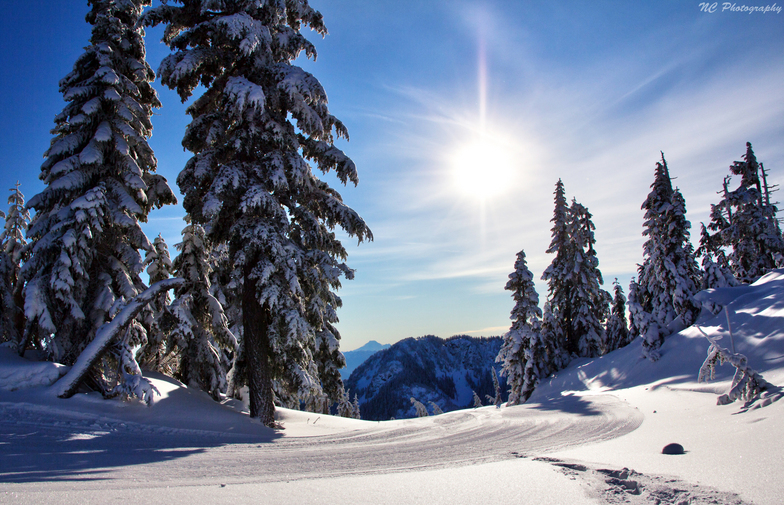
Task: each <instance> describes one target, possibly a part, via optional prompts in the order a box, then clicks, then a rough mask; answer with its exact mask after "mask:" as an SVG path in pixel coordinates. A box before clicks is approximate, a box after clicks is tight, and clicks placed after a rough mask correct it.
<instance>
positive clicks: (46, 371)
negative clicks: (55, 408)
mask: <svg viewBox="0 0 784 505" xmlns="http://www.w3.org/2000/svg"><path fill="white" fill-rule="evenodd" d="M67 371H68V367H67V366H65V365H61V364H59V363H50V362H46V361H29V360H27V359H25V358H22V357H20V356H19V355H18V354H17V353H16V351H14V350H13V349H11V348H10V347H8V346H6V345H0V389H2V390H5V391H15V390H17V389H27V388H35V387H44V386H51V385H52V384H54V382H55V381H56V380H57V379H59V378H60V377H62V376H63V375H65V373H66V372H67Z"/></svg>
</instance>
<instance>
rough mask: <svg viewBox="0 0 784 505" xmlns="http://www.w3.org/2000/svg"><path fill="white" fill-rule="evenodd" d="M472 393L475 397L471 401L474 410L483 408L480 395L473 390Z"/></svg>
mask: <svg viewBox="0 0 784 505" xmlns="http://www.w3.org/2000/svg"><path fill="white" fill-rule="evenodd" d="M471 393H472V394H473V395H474V396H473V398H472V399H471V401H472V402H473V406H474V408H475V409H476V408H479V407H481V406H482V399H481V398H479V395H478V394H476V391H474V390H471Z"/></svg>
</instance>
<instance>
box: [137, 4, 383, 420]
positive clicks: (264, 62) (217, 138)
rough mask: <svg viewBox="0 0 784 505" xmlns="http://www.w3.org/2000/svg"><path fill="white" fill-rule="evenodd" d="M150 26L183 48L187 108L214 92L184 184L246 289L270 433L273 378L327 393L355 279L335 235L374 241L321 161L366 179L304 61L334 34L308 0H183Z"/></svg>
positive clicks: (252, 358) (259, 408) (181, 89)
mask: <svg viewBox="0 0 784 505" xmlns="http://www.w3.org/2000/svg"><path fill="white" fill-rule="evenodd" d="M144 19H145V21H144V22H145V23H146V24H148V25H156V24H159V23H165V24H166V25H167V26H166V29H165V32H164V42H165V43H167V44H168V45H169V47H170V48H171V49H172V50H173V51H174V53H173V54H172V55H170V56H168V57H167V58H166V59H165V60H164V61H163V63H162V64H161V70H160V73H161V82H162V83H163V84H165V85H166V86H168V87H170V88H172V89H176V90H177V92H178V93H179V95H180V97H181V98H182V99H183V100H185V99H187V98H188V97H190V96H191V94H192V93H193V91H194V89H195V88H196V87H197V86H198V85H203V86H205V91H204V93H203V95H202V96H200V97H199V98H198V99H196V101H195V102H194V103H193V104H192V105H191V106H190V107H189V108H188V113H189V114H190V115H191V117H192V118H193V119H192V121H191V124H190V125H189V126H188V128H187V131H186V134H185V138H184V140H183V145H184V146H185V147H186V148H187V149H188V150H190V151H191V152H192V153H193V154H194V156H193V157H192V158H191V159H190V160H189V161H188V163H187V165H186V166H185V168H184V169H183V171H182V172H181V173H180V175H179V177H178V180H177V182H178V184H179V186H180V189H181V190H182V192H183V193H184V195H185V200H184V202H183V205H184V207H185V210H186V211H187V212H188V215H189V216H190V217H191V219H192V221H193V223H194V224H201V225H203V226H204V228H205V231H206V234H207V237H208V239H209V240H210V241H211V242H212V243H213V244H221V243H226V244H228V246H229V261H230V265H231V267H232V268H233V269H234V271H235V272H236V274H235V275H236V278H237V279H239V288H240V289H241V295H240V297H239V299H240V300H241V303H240V305H241V309H242V327H243V330H242V338H243V352H244V356H245V361H246V364H247V366H246V367H245V372H246V377H245V379H246V380H247V383H248V386H249V390H250V414H251V416H252V417H257V418H260V419H261V420H262V422H263V423H264V424H266V425H269V426H271V425H273V424H274V397H273V381H274V384H276V385H277V386H276V390H277V391H278V392H279V395H289V396H293V397H297V398H306V397H308V396H309V395H310V394H312V393H313V392H314V391H320V389H321V384H320V377H319V370H318V363H317V358H316V357H315V355H316V354H317V353H318V352H319V350H320V349H321V348H322V347H321V346H319V347H318V348H317V335H319V332H323V331H328V332H330V333H332V336H334V337H335V339H337V334H336V332H334V331H332V329H331V327H330V326H331V325H332V323H334V322H335V321H336V320H337V318H336V316H335V309H336V308H337V307H338V306H339V305H340V303H339V298H338V297H337V296H336V295H335V294H334V290H336V289H337V288H338V287H339V286H340V278H341V277H343V276H345V277H347V278H349V279H350V278H351V277H352V276H353V271H352V270H351V269H349V268H348V267H347V266H346V265H345V264H344V263H343V262H342V261H343V260H344V259H345V257H346V251H345V249H344V248H343V246H342V244H341V243H340V241H339V240H338V239H337V238H336V236H335V234H334V233H333V232H332V229H333V228H334V227H336V226H339V227H341V228H343V229H344V230H345V231H346V232H347V233H348V235H349V236H353V237H357V238H358V239H359V241H363V240H368V239H371V238H372V235H371V233H370V230H369V229H368V227H367V226H366V224H365V222H364V221H363V220H362V218H361V217H360V216H359V215H358V214H357V213H356V212H354V211H353V210H352V209H351V208H349V207H348V206H347V205H346V204H344V203H343V201H342V199H341V197H340V195H339V194H338V193H337V191H335V190H334V189H332V188H331V187H330V186H329V185H328V184H326V183H325V182H323V181H321V180H319V179H318V178H317V177H316V176H315V175H314V174H313V172H312V169H311V165H310V163H313V164H314V165H315V167H316V168H317V169H319V170H321V171H323V172H328V171H331V170H334V171H335V174H336V176H337V178H338V179H339V180H340V181H341V182H342V183H344V184H346V183H348V182H349V181H351V182H352V183H354V184H356V183H357V182H358V178H357V172H356V167H355V166H354V163H353V162H352V161H351V160H350V159H349V158H348V157H347V156H346V155H345V154H344V153H343V152H342V151H341V150H340V149H338V148H337V147H335V145H334V138H335V135H337V136H338V137H346V138H347V137H348V134H347V130H346V128H345V127H344V125H343V123H341V122H340V121H339V120H338V119H337V118H335V117H334V116H332V115H331V114H330V112H329V109H328V107H327V96H326V93H325V91H324V89H323V88H322V86H321V84H320V83H319V82H318V80H317V79H316V78H315V77H314V76H313V75H311V74H309V73H307V72H305V71H304V70H302V69H301V68H300V67H297V66H295V65H292V64H291V62H292V61H293V60H295V59H296V58H297V57H298V56H299V55H300V54H301V53H302V52H303V51H304V52H305V55H306V56H308V57H310V58H315V57H316V50H315V47H314V46H313V44H311V43H310V42H309V41H307V40H306V39H305V37H304V36H303V35H302V34H301V32H300V30H301V28H302V27H303V26H308V27H310V28H311V29H313V30H315V31H316V32H317V33H319V34H321V35H326V28H325V26H324V23H323V20H322V16H321V14H320V13H318V12H317V11H315V10H314V9H312V8H311V7H310V6H309V5H308V3H307V1H304V0H303V1H298V2H288V1H287V2H259V1H257V0H233V1H225V0H182V1H173V0H172V1H169V2H166V3H164V5H162V6H161V7H158V8H155V9H152V10H150V11H149V12H148V13H147V14H146V15H145V18H144ZM309 162H310V163H309ZM323 340H324V339H323V338H322V341H323ZM327 340H329V337H328V338H327ZM332 344H333V342H331V341H328V342H327V350H328V351H329V352H330V358H331V359H332V358H333V357H334V359H333V361H334V360H337V359H338V358H337V357H336V356H334V354H333V353H332V352H331V351H332V348H333V345H332ZM322 363H325V361H323V360H322Z"/></svg>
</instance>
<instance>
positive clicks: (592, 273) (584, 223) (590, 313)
mask: <svg viewBox="0 0 784 505" xmlns="http://www.w3.org/2000/svg"><path fill="white" fill-rule="evenodd" d="M591 217H592V216H591V213H590V212H588V209H586V208H585V207H584V206H583V205H581V204H579V203H578V202H577V201H575V200H573V201H572V205H571V207H570V208H569V226H568V229H569V240H570V243H571V246H570V249H571V250H572V255H571V256H570V257H569V258H568V262H567V265H568V277H567V282H569V283H570V284H571V293H570V299H569V303H570V307H571V308H570V313H571V314H572V320H571V330H570V334H571V340H569V341H567V350H569V351H570V352H571V353H572V354H575V355H577V356H580V357H596V356H599V355H600V354H601V351H602V349H603V348H604V347H605V339H606V335H605V331H604V323H605V321H606V320H607V317H608V315H609V312H610V302H611V300H612V297H611V296H610V294H609V293H608V292H607V291H605V290H603V289H602V288H601V287H600V286H601V285H602V284H604V279H602V273H601V271H599V259H598V258H597V256H596V250H595V249H594V248H593V246H594V244H595V243H596V239H595V238H594V233H593V231H594V229H595V227H594V225H593V222H592V221H591Z"/></svg>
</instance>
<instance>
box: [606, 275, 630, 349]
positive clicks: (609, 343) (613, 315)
mask: <svg viewBox="0 0 784 505" xmlns="http://www.w3.org/2000/svg"><path fill="white" fill-rule="evenodd" d="M613 292H614V296H613V302H612V309H611V310H610V317H609V318H607V326H606V329H605V333H606V335H607V339H606V340H605V348H604V349H603V353H604V354H606V353H608V352H612V351H614V350H616V349H620V348H621V347H624V346H626V345H627V344H628V343H629V342H630V334H629V323H628V321H627V320H626V296H624V294H623V288H622V287H621V285H620V284H618V279H615V281H614V282H613Z"/></svg>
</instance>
